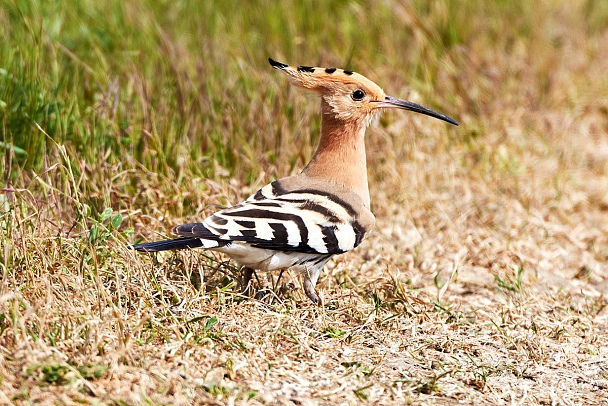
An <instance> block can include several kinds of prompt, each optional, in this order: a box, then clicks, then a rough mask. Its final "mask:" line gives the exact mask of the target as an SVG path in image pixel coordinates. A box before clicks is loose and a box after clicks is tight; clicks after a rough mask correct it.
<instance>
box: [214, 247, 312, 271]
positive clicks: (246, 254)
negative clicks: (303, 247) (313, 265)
mask: <svg viewBox="0 0 608 406" xmlns="http://www.w3.org/2000/svg"><path fill="white" fill-rule="evenodd" d="M214 251H219V252H223V253H224V254H226V255H228V256H229V257H230V258H232V259H233V260H234V261H235V262H237V263H238V264H239V265H241V266H246V267H249V268H253V269H256V270H259V271H263V272H264V271H275V270H278V269H285V268H290V267H293V266H296V265H304V264H305V263H306V262H308V261H311V260H315V259H317V258H319V257H320V255H319V254H307V253H301V252H293V251H275V250H268V249H264V248H256V247H252V246H250V245H247V244H238V243H233V244H230V245H227V246H224V247H221V248H216V249H214Z"/></svg>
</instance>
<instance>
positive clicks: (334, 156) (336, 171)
mask: <svg viewBox="0 0 608 406" xmlns="http://www.w3.org/2000/svg"><path fill="white" fill-rule="evenodd" d="M323 107H326V106H323ZM366 127H367V123H366V121H365V120H361V121H360V122H345V121H343V120H339V119H336V118H335V116H334V115H332V114H331V113H329V112H327V110H326V109H325V108H324V109H323V120H322V123H321V139H320V140H319V147H318V148H317V151H316V152H315V154H314V155H313V157H312V159H311V160H310V162H309V163H308V165H307V166H306V168H304V170H303V171H302V174H303V175H306V176H308V177H312V178H317V179H323V180H327V181H330V182H333V183H336V184H338V185H341V186H345V187H347V188H349V189H351V190H352V191H353V192H355V193H356V194H357V195H359V197H361V199H362V200H363V204H364V205H365V207H367V208H369V207H370V197H369V188H368V185H367V162H366V158H365V139H364V135H365V128H366Z"/></svg>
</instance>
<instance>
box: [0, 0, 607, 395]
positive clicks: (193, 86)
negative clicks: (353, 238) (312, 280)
mask: <svg viewBox="0 0 608 406" xmlns="http://www.w3.org/2000/svg"><path fill="white" fill-rule="evenodd" d="M0 38H2V40H1V41H0V154H1V158H2V159H1V160H0V166H1V169H2V177H3V178H2V179H3V186H2V194H0V223H1V235H0V238H1V249H0V264H1V267H2V274H1V280H0V403H2V404H117V405H118V404H119V405H126V404H128V405H136V404H187V403H191V404H218V405H250V404H251V405H259V404H268V405H270V404H280V405H313V404H327V405H347V404H382V405H386V404H396V405H397V404H409V403H412V404H476V405H483V404H488V405H490V404H512V405H519V404H526V405H577V404H585V405H593V404H606V402H608V400H607V399H608V395H607V394H608V327H607V326H608V309H607V304H608V299H607V297H606V292H607V291H608V57H606V56H607V55H608V3H607V2H606V1H603V0H580V1H561V0H555V1H549V0H541V1H536V2H529V1H502V0H490V1H481V0H474V1H467V2H460V1H456V0H454V1H426V0H425V1H422V0H421V1H417V0H416V1H388V0H387V1H372V0H370V1H363V0H360V1H351V0H349V1H325V2H323V1H295V0H293V1H282V2H273V1H263V0H258V1H249V2H237V1H200V2H187V1H144V0H141V1H128V2H125V1H118V0H108V1H102V2H99V1H92V0H83V1H73V2H67V1H64V2H49V1H35V0H5V1H3V2H1V3H0ZM268 57H272V58H274V59H277V60H279V61H282V62H287V63H290V64H294V65H300V64H302V65H317V66H336V67H342V68H349V69H353V70H356V71H358V72H360V73H362V74H364V75H366V76H367V77H369V78H370V79H372V80H374V81H375V82H377V83H378V84H379V85H380V86H382V87H383V88H384V89H385V91H386V93H387V94H390V95H393V96H396V97H402V98H406V99H410V100H412V101H415V102H419V103H421V104H424V105H427V106H429V107H431V108H435V109H437V110H439V111H441V112H443V113H445V114H447V115H449V116H451V117H453V118H455V119H456V120H457V121H459V122H460V123H461V125H460V126H459V127H452V126H448V125H447V124H445V123H443V122H440V121H438V120H433V119H430V118H428V117H424V116H419V115H414V114H407V113H403V112H390V113H387V114H385V115H384V116H383V117H382V118H381V119H380V120H379V122H377V123H376V124H375V125H374V126H373V127H372V128H370V130H368V133H367V148H368V164H369V174H370V191H371V195H372V210H373V211H374V213H375V214H376V217H377V225H376V230H375V231H374V233H373V234H372V236H371V237H370V238H369V239H368V240H366V241H365V242H364V243H363V244H362V245H361V246H360V247H359V248H358V249H356V250H355V251H353V252H351V253H348V254H345V255H342V256H339V257H336V258H335V260H332V261H331V262H330V263H329V264H328V265H327V266H326V269H325V271H324V272H323V273H322V276H321V278H320V282H319V285H318V291H319V294H320V297H321V298H322V300H323V302H324V305H323V306H321V307H317V306H313V305H312V304H311V303H310V302H309V301H308V300H307V298H306V297H305V295H304V294H303V292H302V290H301V286H300V281H299V279H298V278H297V275H295V274H294V275H292V274H288V275H286V276H284V277H283V279H282V280H281V284H280V286H278V287H276V288H275V289H274V290H269V288H271V287H272V286H273V283H275V282H276V277H277V275H260V279H261V280H260V283H259V285H260V286H259V293H258V295H257V296H256V298H252V299H248V300H244V298H242V297H241V296H240V295H239V287H238V282H239V274H238V272H237V270H236V269H234V267H233V266H232V265H231V264H230V263H228V262H227V261H226V258H223V257H221V256H219V255H212V254H209V253H205V252H200V251H192V252H180V253H173V254H167V255H156V256H147V255H136V254H135V253H133V252H130V251H129V250H127V249H126V245H127V244H129V243H133V242H137V241H141V240H154V239H158V238H162V237H164V236H166V235H167V234H168V231H169V230H170V228H171V227H172V226H173V225H176V224H180V223H183V222H189V221H192V220H196V219H200V218H202V217H203V216H205V215H208V214H210V213H211V212H212V211H213V210H214V209H215V208H217V207H218V205H232V204H235V203H237V202H239V201H240V200H241V199H244V198H245V197H247V196H248V195H249V194H250V193H252V192H253V191H255V190H256V189H257V188H258V187H260V186H262V185H264V184H265V183H267V182H269V181H271V180H273V179H276V178H279V177H283V176H286V175H289V174H294V173H297V172H298V171H299V170H300V169H302V168H303V166H304V165H305V164H306V162H307V160H308V159H309V158H310V156H311V154H312V152H313V151H314V148H315V143H316V141H317V139H318V132H319V128H320V117H319V102H318V101H317V100H316V99H315V98H314V97H312V96H311V95H308V94H305V93H302V92H301V91H300V90H298V89H294V88H291V87H290V86H289V85H288V84H287V81H286V80H285V78H284V77H282V76H281V75H280V74H279V73H277V72H276V71H275V70H273V69H271V68H270V66H269V65H268V63H267V58H268Z"/></svg>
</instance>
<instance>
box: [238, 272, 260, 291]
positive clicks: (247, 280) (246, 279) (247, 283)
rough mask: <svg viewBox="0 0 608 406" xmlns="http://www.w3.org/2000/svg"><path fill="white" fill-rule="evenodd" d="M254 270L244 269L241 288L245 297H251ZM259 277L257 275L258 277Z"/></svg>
mask: <svg viewBox="0 0 608 406" xmlns="http://www.w3.org/2000/svg"><path fill="white" fill-rule="evenodd" d="M253 273H254V271H253V268H248V267H246V266H245V267H243V286H241V289H242V292H243V295H245V296H249V294H250V293H251V292H250V290H251V289H250V288H251V278H252V276H253ZM256 276H257V275H256Z"/></svg>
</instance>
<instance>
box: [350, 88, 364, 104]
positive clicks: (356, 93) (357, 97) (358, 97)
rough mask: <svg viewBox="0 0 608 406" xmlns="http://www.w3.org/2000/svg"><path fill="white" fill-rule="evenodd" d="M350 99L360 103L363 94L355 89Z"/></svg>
mask: <svg viewBox="0 0 608 406" xmlns="http://www.w3.org/2000/svg"><path fill="white" fill-rule="evenodd" d="M351 97H352V98H353V100H356V101H361V100H363V98H364V97H365V92H364V91H363V90H361V89H357V90H355V91H354V92H353V94H351Z"/></svg>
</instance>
